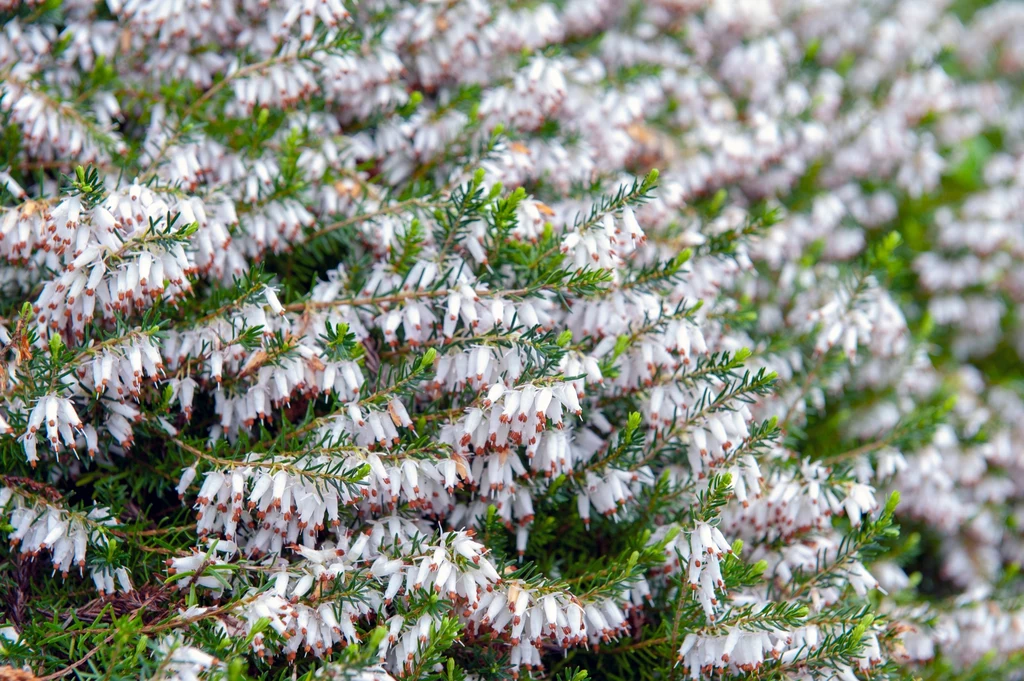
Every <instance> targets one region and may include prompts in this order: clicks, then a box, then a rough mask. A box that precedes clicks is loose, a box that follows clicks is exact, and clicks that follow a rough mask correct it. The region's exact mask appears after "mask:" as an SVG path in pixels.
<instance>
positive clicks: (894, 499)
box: [882, 490, 900, 516]
mask: <svg viewBox="0 0 1024 681" xmlns="http://www.w3.org/2000/svg"><path fill="white" fill-rule="evenodd" d="M899 503H900V493H899V491H898V490H893V493H892V494H890V495H889V500H888V501H887V502H885V510H884V511H883V512H882V515H883V516H891V515H892V514H893V512H894V511H895V510H896V507H897V506H898V505H899Z"/></svg>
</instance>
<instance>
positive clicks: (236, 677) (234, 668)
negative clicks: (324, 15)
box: [228, 109, 266, 681]
mask: <svg viewBox="0 0 1024 681" xmlns="http://www.w3.org/2000/svg"><path fill="white" fill-rule="evenodd" d="M265 110H266V109H264V111H265ZM243 665H244V663H243V662H242V658H240V657H234V658H232V659H231V661H230V662H228V681H242V679H243V678H245V676H244V675H243V671H242V670H243Z"/></svg>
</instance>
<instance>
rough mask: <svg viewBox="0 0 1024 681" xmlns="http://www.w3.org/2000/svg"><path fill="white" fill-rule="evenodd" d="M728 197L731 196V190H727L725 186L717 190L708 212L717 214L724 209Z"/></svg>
mask: <svg viewBox="0 0 1024 681" xmlns="http://www.w3.org/2000/svg"><path fill="white" fill-rule="evenodd" d="M728 197H729V192H727V191H726V190H725V189H724V188H723V189H719V190H718V191H717V192H715V195H714V196H713V197H712V198H711V203H710V204H708V212H709V213H711V214H712V215H715V214H717V213H718V211H720V210H722V206H724V205H725V200H726V199H727V198H728Z"/></svg>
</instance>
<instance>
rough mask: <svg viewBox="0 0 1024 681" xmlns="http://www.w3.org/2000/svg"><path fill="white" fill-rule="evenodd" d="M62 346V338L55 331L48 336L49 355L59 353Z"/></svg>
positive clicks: (54, 355)
mask: <svg viewBox="0 0 1024 681" xmlns="http://www.w3.org/2000/svg"><path fill="white" fill-rule="evenodd" d="M63 347H64V340H63V339H62V338H61V337H60V334H59V333H55V334H53V335H52V336H50V355H51V356H53V357H56V356H57V355H58V354H60V350H61V348H63Z"/></svg>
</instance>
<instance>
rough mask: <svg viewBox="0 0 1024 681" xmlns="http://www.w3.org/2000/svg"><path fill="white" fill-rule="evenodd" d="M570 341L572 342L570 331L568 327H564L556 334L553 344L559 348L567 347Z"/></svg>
mask: <svg viewBox="0 0 1024 681" xmlns="http://www.w3.org/2000/svg"><path fill="white" fill-rule="evenodd" d="M570 343H572V331H571V330H570V329H566V330H565V331H563V332H562V333H560V334H558V339H557V340H556V341H555V344H556V345H558V347H560V348H565V347H569V344H570Z"/></svg>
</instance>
